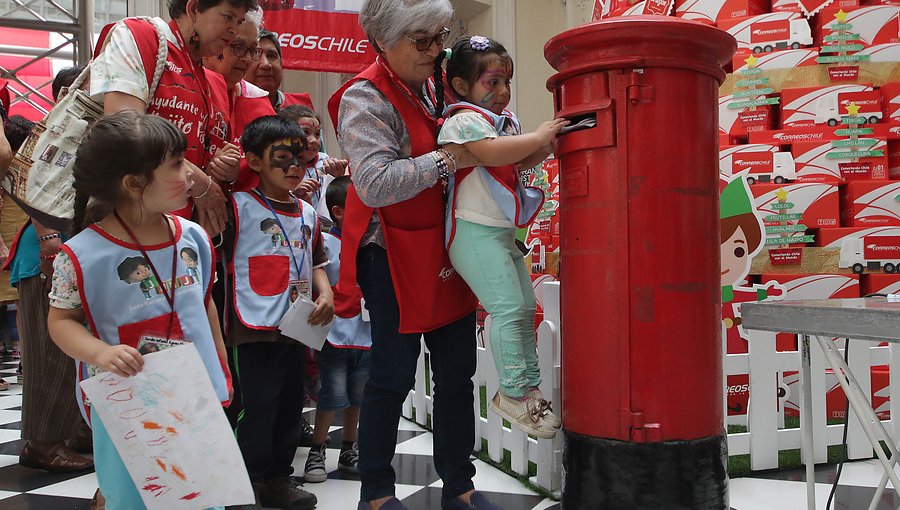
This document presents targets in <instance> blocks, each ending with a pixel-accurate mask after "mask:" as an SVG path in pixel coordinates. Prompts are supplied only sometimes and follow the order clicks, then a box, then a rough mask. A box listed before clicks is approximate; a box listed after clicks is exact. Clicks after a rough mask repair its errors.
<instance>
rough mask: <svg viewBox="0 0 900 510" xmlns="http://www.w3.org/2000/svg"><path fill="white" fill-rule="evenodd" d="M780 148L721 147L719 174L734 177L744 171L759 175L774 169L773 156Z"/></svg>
mask: <svg viewBox="0 0 900 510" xmlns="http://www.w3.org/2000/svg"><path fill="white" fill-rule="evenodd" d="M780 150H781V149H780V147H778V146H777V145H771V144H744V145H732V146H725V147H719V174H720V175H725V176H728V177H730V176H733V175H736V174H739V173H741V172H742V171H744V170H750V171H751V172H752V173H759V172H762V171H766V170H768V171H769V172H771V169H772V156H771V154H772V153H774V152H780Z"/></svg>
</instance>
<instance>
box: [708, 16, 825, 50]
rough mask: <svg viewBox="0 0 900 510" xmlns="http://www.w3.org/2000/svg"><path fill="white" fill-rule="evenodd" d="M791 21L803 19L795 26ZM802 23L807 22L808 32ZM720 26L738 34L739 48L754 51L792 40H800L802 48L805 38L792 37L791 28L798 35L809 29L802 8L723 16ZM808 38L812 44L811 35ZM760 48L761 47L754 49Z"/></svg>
mask: <svg viewBox="0 0 900 510" xmlns="http://www.w3.org/2000/svg"><path fill="white" fill-rule="evenodd" d="M791 21H800V22H801V23H797V24H795V25H794V28H792V26H791ZM803 24H805V25H806V31H805V32H804V30H803V27H802V25H803ZM717 26H718V27H719V28H720V29H722V30H724V31H726V32H728V33H729V34H731V35H732V36H733V37H734V38H735V40H736V41H737V47H738V49H741V48H743V49H747V50H751V51H753V52H754V53H760V52H763V51H766V50H765V48H766V47H767V46H768V47H769V50H768V51H772V50H774V49H775V48H778V47H782V48H787V47H791V46H793V44H792V43H793V42H797V43H800V44H799V45H798V46H797V47H798V48H799V47H800V45H802V44H803V42H802V41H799V40H796V39H795V40H793V41H792V40H791V39H792V37H791V33H792V31H793V32H794V33H795V34H796V38H797V39H799V38H800V37H801V36H802V35H804V33H806V34H808V33H809V24H808V23H807V21H806V19H805V18H803V16H802V15H801V14H800V13H799V12H771V13H767V14H760V15H759V16H750V17H746V18H736V19H731V20H723V21H721V22H719V23H717ZM805 40H808V42H807V43H806V44H807V45H811V44H812V37H810V38H809V39H805ZM757 48H758V51H754V50H756V49H757Z"/></svg>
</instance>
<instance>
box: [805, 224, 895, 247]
mask: <svg viewBox="0 0 900 510" xmlns="http://www.w3.org/2000/svg"><path fill="white" fill-rule="evenodd" d="M869 236H888V237H890V236H894V237H897V236H900V227H838V228H820V229H819V231H818V232H816V242H815V245H816V246H821V247H823V248H840V247H841V246H843V245H844V241H846V240H854V239H862V238H864V237H869Z"/></svg>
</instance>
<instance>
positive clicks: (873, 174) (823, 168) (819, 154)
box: [791, 135, 888, 183]
mask: <svg viewBox="0 0 900 510" xmlns="http://www.w3.org/2000/svg"><path fill="white" fill-rule="evenodd" d="M854 143H855V144H858V145H856V146H852V145H851V144H854ZM886 149H887V141H885V140H884V139H883V138H876V137H871V136H868V135H865V136H860V137H858V139H857V140H856V142H852V141H849V140H848V139H841V140H831V141H821V142H795V143H792V144H791V152H792V153H793V154H794V160H795V161H796V165H797V181H799V182H830V183H841V182H849V181H854V180H859V179H885V178H886V177H887V172H888V162H887V156H886V155H885V154H884V151H885V150H886Z"/></svg>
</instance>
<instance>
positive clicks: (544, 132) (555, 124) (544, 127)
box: [534, 119, 569, 145]
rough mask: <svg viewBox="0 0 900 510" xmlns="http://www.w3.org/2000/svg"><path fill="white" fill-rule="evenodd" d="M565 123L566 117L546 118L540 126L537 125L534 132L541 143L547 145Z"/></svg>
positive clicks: (567, 122) (566, 121) (566, 122)
mask: <svg viewBox="0 0 900 510" xmlns="http://www.w3.org/2000/svg"><path fill="white" fill-rule="evenodd" d="M567 124H569V121H568V120H566V119H553V120H548V121H547V122H544V123H542V124H541V125H540V126H538V128H537V130H535V132H534V134H536V135H537V136H538V138H539V139H540V140H541V142H542V143H543V145H547V144H549V143H550V142H551V141H553V140H554V139H555V138H556V135H557V133H559V130H560V129H562V128H563V126H565V125H567Z"/></svg>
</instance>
